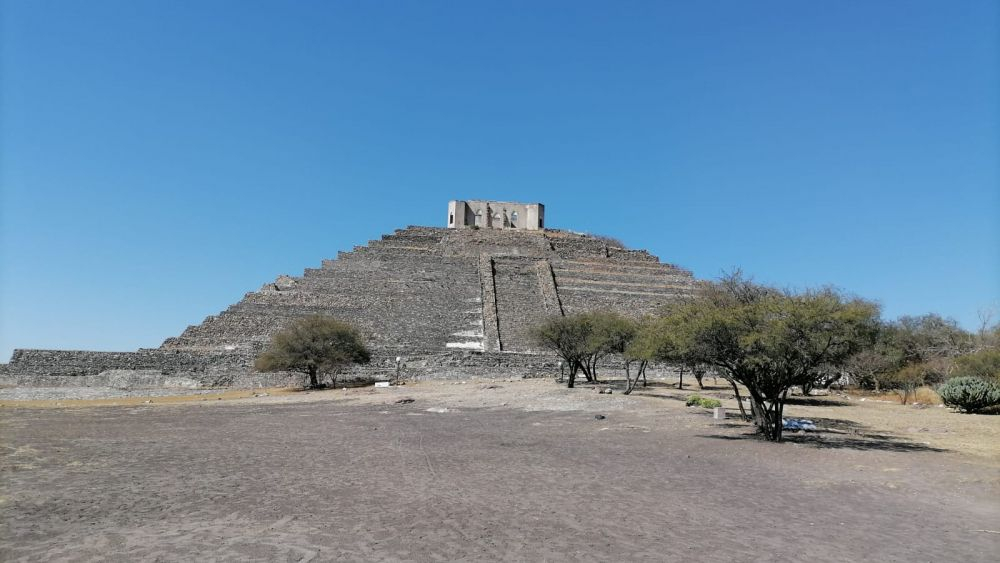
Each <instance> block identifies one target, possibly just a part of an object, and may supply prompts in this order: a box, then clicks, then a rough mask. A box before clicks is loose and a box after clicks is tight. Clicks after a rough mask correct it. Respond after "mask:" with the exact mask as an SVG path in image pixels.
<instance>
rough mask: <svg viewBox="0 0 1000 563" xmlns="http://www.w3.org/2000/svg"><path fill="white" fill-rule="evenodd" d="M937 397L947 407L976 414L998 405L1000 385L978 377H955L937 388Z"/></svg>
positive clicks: (999, 401) (999, 402)
mask: <svg viewBox="0 0 1000 563" xmlns="http://www.w3.org/2000/svg"><path fill="white" fill-rule="evenodd" d="M938 395H941V400H942V401H944V404H946V405H948V406H949V407H956V408H959V409H961V410H963V411H965V412H976V411H981V410H983V409H985V408H989V407H994V406H997V405H1000V384H998V383H996V382H994V381H988V380H985V379H980V378H978V377H956V378H954V379H950V380H948V381H947V382H946V383H945V384H944V385H942V386H941V387H939V388H938Z"/></svg>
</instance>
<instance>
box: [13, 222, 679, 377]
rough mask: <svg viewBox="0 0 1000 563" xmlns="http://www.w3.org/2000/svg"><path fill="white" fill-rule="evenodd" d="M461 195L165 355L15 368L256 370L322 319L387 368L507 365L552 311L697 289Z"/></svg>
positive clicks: (651, 265)
mask: <svg viewBox="0 0 1000 563" xmlns="http://www.w3.org/2000/svg"><path fill="white" fill-rule="evenodd" d="M455 203H456V202H452V205H450V206H449V227H447V228H435V227H417V226H411V227H407V228H405V229H399V230H397V231H395V232H394V233H392V234H389V235H385V236H383V237H382V238H381V239H379V240H372V241H369V242H368V244H367V245H364V246H358V247H355V248H354V249H353V250H352V251H349V252H341V253H339V254H338V255H337V258H336V259H333V260H324V261H323V262H322V265H321V267H319V268H311V269H307V270H305V272H304V273H303V275H301V276H298V277H292V276H285V275H282V276H279V277H278V278H277V279H276V280H275V281H274V282H272V283H268V284H265V285H264V286H263V287H261V288H260V290H258V291H255V292H251V293H248V294H246V295H245V296H244V298H243V299H242V300H240V301H239V302H238V303H236V304H234V305H231V306H230V307H228V308H227V309H226V310H224V311H222V312H221V313H220V314H218V315H213V316H210V317H208V318H206V319H205V320H204V321H203V322H202V323H201V324H197V325H193V326H190V327H188V328H187V329H186V330H185V331H184V332H183V333H182V334H181V335H180V336H177V337H173V338H168V339H167V340H166V341H165V342H163V344H162V345H161V346H160V347H159V348H158V349H144V350H140V351H138V352H134V353H121V354H119V356H116V357H113V358H112V357H106V355H107V354H108V353H100V352H73V353H66V354H76V355H75V356H72V357H67V356H65V355H63V356H60V355H59V353H58V352H47V351H37V350H34V351H33V350H18V351H16V352H15V355H14V358H13V360H12V362H11V364H10V365H9V366H8V369H9V370H13V371H17V370H18V369H22V370H30V369H31V368H32V365H31V364H38V363H49V364H52V363H61V364H62V365H61V366H51V365H50V366H47V367H46V368H45V369H42V368H41V367H40V366H38V365H35V366H34V368H35V371H36V372H47V373H52V374H60V373H61V374H74V375H81V374H93V373H98V372H99V371H102V370H107V369H115V368H117V367H123V368H127V369H161V370H164V372H191V371H201V370H206V369H208V370H213V369H215V370H219V369H242V370H250V369H251V368H250V366H252V361H253V358H254V357H256V355H257V354H259V353H260V352H261V351H262V350H263V349H264V348H265V347H266V346H267V344H268V343H269V342H270V340H271V337H272V336H273V335H274V334H275V332H277V331H279V330H280V329H281V328H282V327H284V326H285V325H287V324H288V323H289V322H290V321H292V320H293V319H296V318H299V317H302V316H305V315H312V314H323V315H331V316H334V317H336V318H338V319H341V320H345V321H348V322H350V323H352V324H354V325H355V326H357V327H358V328H359V330H360V331H361V333H362V334H363V335H364V336H365V337H366V339H367V341H368V344H369V346H370V347H371V348H372V351H373V357H374V359H375V362H374V364H375V365H379V364H381V365H388V364H389V363H391V362H392V361H393V360H392V359H393V358H395V357H397V356H402V357H405V358H407V359H420V358H423V359H427V358H438V360H439V363H438V365H443V364H441V363H440V362H441V361H443V362H445V363H447V361H448V360H447V359H448V358H454V357H456V356H460V357H462V358H464V359H463V360H462V362H464V365H474V364H475V359H476V358H478V359H480V360H482V361H483V362H484V363H485V364H487V365H494V366H498V365H501V363H502V362H507V361H509V360H508V359H509V358H510V357H514V356H519V355H520V356H529V355H536V354H539V353H540V351H539V350H538V349H537V346H536V345H535V344H534V343H533V342H532V340H531V338H530V331H531V329H532V327H534V326H535V325H537V324H538V323H540V322H541V321H543V320H544V319H546V318H547V317H550V316H555V315H568V314H573V313H577V312H583V311H597V310H613V311H619V312H621V313H624V314H626V315H629V316H634V317H638V316H641V315H644V314H648V313H653V312H655V311H656V310H657V309H658V308H660V307H661V306H663V305H664V304H666V303H668V302H669V301H671V300H672V299H676V298H677V297H678V296H683V295H688V294H690V293H692V292H693V291H694V290H695V287H696V282H695V280H694V278H693V276H692V275H691V272H689V271H687V270H683V269H681V268H678V267H676V266H673V265H670V264H664V263H661V262H660V261H659V260H658V259H657V258H656V257H655V256H653V255H651V254H649V253H648V252H646V251H644V250H630V249H626V248H621V247H619V246H617V245H615V244H613V243H609V242H607V241H606V240H604V239H601V238H597V237H593V236H589V235H584V234H577V233H572V232H566V231H558V230H547V229H544V228H542V225H543V221H544V218H543V217H544V216H543V212H539V211H535V213H534V214H533V215H531V217H532V221H533V223H532V224H530V225H519V224H517V222H518V221H519V220H520V219H519V215H518V213H517V212H516V211H511V212H510V213H509V216H508V210H509V209H515V207H514V206H517V205H522V204H511V203H504V202H459V203H460V204H461V205H465V207H461V205H460V206H459V209H460V210H461V215H462V216H460V217H458V218H457V220H456V217H455V211H454V210H455ZM481 204H485V207H484V209H485V210H486V211H487V218H488V219H491V220H490V221H487V222H485V224H484V226H483V227H477V226H467V223H473V221H481V222H482V220H481V218H480V217H479V215H481V214H477V213H476V212H475V209H476V208H477V206H481ZM538 207H539V208H541V206H540V205H538ZM500 209H503V210H504V211H503V215H502V221H501V214H500V212H499V210H500ZM495 210H496V211H495ZM494 211H495V217H496V220H495V221H493V220H492V218H493V216H494ZM528 212H530V209H528V210H527V211H522V213H521V214H520V217H527V216H528V215H529V213H528ZM466 219H468V222H466ZM46 354H48V355H46ZM53 354H54V355H53ZM102 354H104V355H103V356H102ZM128 354H132V356H127V355H128ZM442 358H444V360H441V359H442ZM498 358H500V359H498ZM503 358H508V359H503ZM470 362H471V363H470ZM433 363H434V362H433V361H432V362H431V364H433ZM91 364H92V365H91ZM67 365H69V366H70V368H67V367H66V366H67Z"/></svg>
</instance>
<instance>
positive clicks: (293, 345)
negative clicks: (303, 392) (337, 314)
mask: <svg viewBox="0 0 1000 563" xmlns="http://www.w3.org/2000/svg"><path fill="white" fill-rule="evenodd" d="M370 359H371V354H370V353H369V351H368V349H367V348H366V347H365V344H364V342H363V340H362V338H361V336H360V334H358V331H357V330H355V329H354V327H352V326H351V325H349V324H347V323H344V322H341V321H338V320H337V319H334V318H332V317H324V316H312V317H305V318H303V319H300V320H297V321H295V322H293V323H292V324H290V325H289V326H287V327H286V328H285V329H284V330H282V331H280V332H278V333H277V334H275V335H274V338H273V340H272V341H271V346H270V348H268V350H266V351H265V352H264V353H263V354H261V355H260V357H258V358H257V361H256V362H255V364H254V365H255V367H256V368H257V369H258V370H260V371H297V372H301V373H305V374H308V375H309V384H310V385H311V386H312V387H318V386H319V384H320V376H322V375H330V376H331V377H333V378H334V379H335V378H336V374H337V371H338V370H339V369H341V368H342V367H343V366H345V365H347V364H351V363H359V364H363V363H368V361H369V360H370Z"/></svg>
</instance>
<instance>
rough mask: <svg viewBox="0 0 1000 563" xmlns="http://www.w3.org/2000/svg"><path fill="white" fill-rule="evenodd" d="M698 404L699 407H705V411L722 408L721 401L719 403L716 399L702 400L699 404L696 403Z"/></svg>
mask: <svg viewBox="0 0 1000 563" xmlns="http://www.w3.org/2000/svg"><path fill="white" fill-rule="evenodd" d="M698 404H699V405H701V406H703V407H705V408H706V409H714V408H718V407H721V406H722V401H720V400H718V399H708V398H702V400H701V402H700V403H698Z"/></svg>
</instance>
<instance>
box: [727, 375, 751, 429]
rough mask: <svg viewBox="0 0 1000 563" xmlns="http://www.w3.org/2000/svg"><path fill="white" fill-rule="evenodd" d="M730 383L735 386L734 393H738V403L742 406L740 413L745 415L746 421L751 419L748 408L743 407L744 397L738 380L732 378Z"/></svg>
mask: <svg viewBox="0 0 1000 563" xmlns="http://www.w3.org/2000/svg"><path fill="white" fill-rule="evenodd" d="M729 383H730V385H732V386H733V393H736V404H737V405H739V407H740V415H741V416H742V417H743V420H744V421H747V420H750V417H749V416H747V410H746V409H745V408H743V397H742V396H741V395H740V388H739V387H737V386H736V382H735V381H733V380H731V379H730V380H729ZM751 406H752V405H751Z"/></svg>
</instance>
